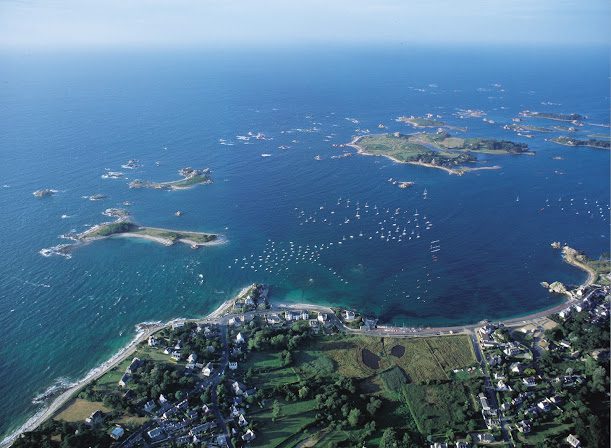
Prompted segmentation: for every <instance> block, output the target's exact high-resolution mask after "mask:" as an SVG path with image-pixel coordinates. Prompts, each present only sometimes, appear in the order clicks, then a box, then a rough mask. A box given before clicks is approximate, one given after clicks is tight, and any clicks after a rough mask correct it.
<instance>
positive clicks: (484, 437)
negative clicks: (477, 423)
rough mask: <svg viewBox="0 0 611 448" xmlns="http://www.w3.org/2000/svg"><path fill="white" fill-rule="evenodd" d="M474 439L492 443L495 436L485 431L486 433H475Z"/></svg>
mask: <svg viewBox="0 0 611 448" xmlns="http://www.w3.org/2000/svg"><path fill="white" fill-rule="evenodd" d="M473 439H474V440H475V441H476V442H481V443H492V442H494V436H493V435H492V434H490V433H488V432H484V433H475V434H473Z"/></svg>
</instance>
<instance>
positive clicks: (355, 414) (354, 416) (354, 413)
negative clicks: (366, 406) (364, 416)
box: [348, 408, 361, 427]
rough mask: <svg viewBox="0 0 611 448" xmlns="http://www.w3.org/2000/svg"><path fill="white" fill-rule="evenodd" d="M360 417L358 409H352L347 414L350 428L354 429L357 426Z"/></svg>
mask: <svg viewBox="0 0 611 448" xmlns="http://www.w3.org/2000/svg"><path fill="white" fill-rule="evenodd" d="M360 416H361V411H359V410H358V409H356V408H355V409H352V410H351V411H350V412H349V413H348V424H349V425H350V426H352V427H355V426H356V425H358V424H359V417H360Z"/></svg>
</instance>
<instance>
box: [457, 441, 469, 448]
mask: <svg viewBox="0 0 611 448" xmlns="http://www.w3.org/2000/svg"><path fill="white" fill-rule="evenodd" d="M456 448H469V444H468V443H467V442H466V441H464V440H458V441H456Z"/></svg>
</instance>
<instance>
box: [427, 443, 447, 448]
mask: <svg viewBox="0 0 611 448" xmlns="http://www.w3.org/2000/svg"><path fill="white" fill-rule="evenodd" d="M431 448H448V444H447V443H445V442H435V443H431Z"/></svg>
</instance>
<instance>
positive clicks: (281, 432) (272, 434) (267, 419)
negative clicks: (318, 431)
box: [250, 400, 316, 448]
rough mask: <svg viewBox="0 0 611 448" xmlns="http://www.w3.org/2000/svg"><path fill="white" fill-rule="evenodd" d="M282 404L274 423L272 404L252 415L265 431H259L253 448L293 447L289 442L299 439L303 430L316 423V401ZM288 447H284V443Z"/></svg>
mask: <svg viewBox="0 0 611 448" xmlns="http://www.w3.org/2000/svg"><path fill="white" fill-rule="evenodd" d="M278 402H279V403H280V409H281V413H280V417H278V418H277V419H276V421H273V419H272V411H271V402H269V403H267V406H266V407H265V408H264V409H262V410H260V411H253V412H251V413H250V416H251V418H252V419H254V420H256V421H257V423H258V424H259V426H260V427H264V428H265V431H259V432H258V433H257V438H256V439H255V441H254V442H253V444H252V446H264V447H269V448H273V447H278V446H291V445H290V444H288V442H289V441H291V440H294V439H296V438H297V437H299V436H300V435H301V434H302V432H303V429H304V428H305V427H306V426H308V425H310V424H311V423H312V422H314V417H315V408H316V400H307V401H295V402H287V401H284V400H278ZM285 442H286V443H287V445H284V443H285Z"/></svg>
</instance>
